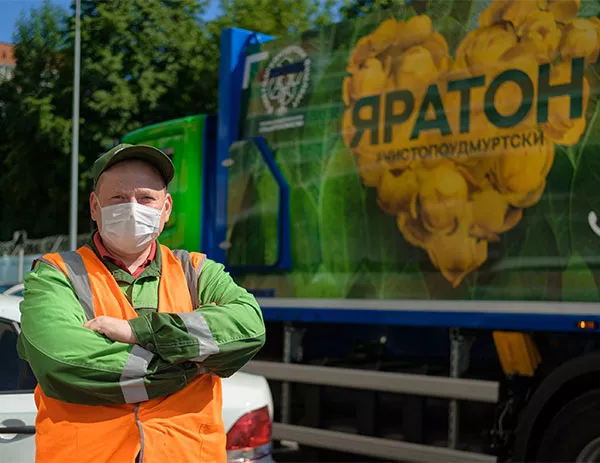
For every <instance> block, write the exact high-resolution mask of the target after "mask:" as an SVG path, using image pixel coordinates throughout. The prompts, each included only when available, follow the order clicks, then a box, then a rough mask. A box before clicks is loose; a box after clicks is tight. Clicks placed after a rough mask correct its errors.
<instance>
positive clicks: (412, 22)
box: [396, 14, 433, 50]
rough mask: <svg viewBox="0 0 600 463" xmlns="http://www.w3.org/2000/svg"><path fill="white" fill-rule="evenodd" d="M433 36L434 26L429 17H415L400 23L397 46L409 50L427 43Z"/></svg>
mask: <svg viewBox="0 0 600 463" xmlns="http://www.w3.org/2000/svg"><path fill="white" fill-rule="evenodd" d="M432 34H433V24H432V23H431V18H429V16H427V15H424V14H422V15H419V16H413V17H412V18H410V19H409V20H408V21H399V22H398V31H397V36H396V45H397V46H398V47H400V49H401V50H407V49H409V48H410V47H414V46H415V45H420V44H422V43H423V42H425V41H426V40H427V39H428V38H429V37H430V36H431V35H432Z"/></svg>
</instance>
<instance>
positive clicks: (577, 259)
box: [562, 252, 600, 302]
mask: <svg viewBox="0 0 600 463" xmlns="http://www.w3.org/2000/svg"><path fill="white" fill-rule="evenodd" d="M562 289H563V292H562V299H563V301H580V302H600V294H599V293H598V288H597V286H596V282H595V279H594V274H593V273H592V271H591V270H590V268H589V267H588V266H587V264H586V263H585V261H584V260H583V259H582V257H581V256H580V255H579V254H578V253H576V252H575V253H573V255H572V256H571V258H570V259H569V263H568V265H567V269H566V271H565V272H564V273H563V277H562Z"/></svg>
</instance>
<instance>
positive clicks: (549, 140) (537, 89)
mask: <svg viewBox="0 0 600 463" xmlns="http://www.w3.org/2000/svg"><path fill="white" fill-rule="evenodd" d="M578 11H579V1H575V0H564V1H562V0H554V1H552V0H537V1H536V0H531V1H511V0H494V1H493V2H492V3H491V4H490V5H489V7H488V8H487V9H486V10H485V11H483V12H482V13H481V15H480V16H479V20H478V27H477V28H476V29H475V30H472V31H471V32H469V33H468V34H467V35H466V36H465V37H464V39H463V40H462V41H461V42H460V44H459V45H458V46H457V47H456V50H454V53H453V54H452V53H451V51H450V50H449V46H448V43H447V42H446V39H445V38H444V37H443V35H441V34H440V33H438V32H436V31H435V30H434V28H433V25H432V21H431V19H430V18H429V17H428V16H426V15H419V16H414V17H412V18H410V19H408V20H406V21H397V20H395V19H388V20H385V21H384V22H382V23H381V24H380V25H379V27H378V28H377V29H376V30H375V31H374V32H373V33H371V34H370V35H368V36H365V37H363V38H361V39H360V40H359V41H358V43H357V44H356V46H355V47H354V49H353V51H352V52H351V54H350V57H349V59H348V67H347V71H348V73H349V75H348V77H346V78H345V80H344V86H343V100H344V104H345V111H344V115H343V120H342V132H343V137H344V141H345V144H346V146H347V147H348V149H349V150H351V151H352V152H353V153H354V154H355V159H356V163H357V167H358V170H359V172H360V176H361V179H362V182H363V185H364V186H365V187H373V188H376V189H377V193H378V194H377V198H378V199H377V202H378V206H379V208H380V209H381V210H382V211H384V212H385V213H387V214H390V215H393V216H395V217H396V219H397V225H398V228H399V231H400V232H401V233H402V236H403V237H404V239H406V240H407V241H408V242H409V243H411V244H412V245H414V246H418V247H420V248H422V249H424V250H425V251H426V252H427V254H428V256H429V259H430V260H431V262H432V263H433V265H434V266H435V267H436V268H437V269H439V271H440V272H441V273H442V275H443V276H444V277H445V278H446V279H447V280H448V281H449V282H450V283H451V284H452V286H453V287H457V286H458V285H459V284H460V283H461V281H462V280H463V279H464V277H465V276H466V275H468V274H469V273H470V272H472V271H473V270H475V269H477V268H478V267H480V266H481V265H482V264H483V263H484V262H485V261H486V260H487V257H488V243H489V242H492V241H498V240H500V239H501V235H502V234H503V233H505V232H506V231H508V230H510V229H511V228H513V227H515V226H516V225H517V224H518V223H519V221H520V220H521V218H522V215H523V210H524V209H526V208H528V207H531V206H533V205H535V204H536V203H537V202H538V201H539V200H540V197H541V195H542V193H543V192H544V189H545V187H546V177H547V175H548V173H549V171H550V168H551V167H552V165H553V161H554V156H555V145H574V144H577V143H578V142H579V140H580V138H581V136H582V134H583V133H584V130H585V127H586V117H585V116H586V110H587V106H588V100H589V96H590V86H589V83H588V79H587V77H586V75H585V71H586V68H587V66H588V65H590V64H592V63H595V62H596V60H597V59H598V53H599V50H600V21H599V20H598V19H597V18H591V19H583V18H578V17H576V15H577V13H578Z"/></svg>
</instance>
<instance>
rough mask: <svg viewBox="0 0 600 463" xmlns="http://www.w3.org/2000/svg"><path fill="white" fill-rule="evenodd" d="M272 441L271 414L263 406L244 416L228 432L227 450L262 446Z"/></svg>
mask: <svg viewBox="0 0 600 463" xmlns="http://www.w3.org/2000/svg"><path fill="white" fill-rule="evenodd" d="M269 442H271V416H270V415H269V408H268V407H263V408H259V409H258V410H253V411H251V412H248V413H246V414H245V415H244V416H242V417H241V418H240V419H239V420H237V421H236V423H235V424H234V425H233V426H232V427H231V429H230V430H229V432H228V433H227V450H240V449H248V448H253V447H260V446H261V445H265V444H268V443H269Z"/></svg>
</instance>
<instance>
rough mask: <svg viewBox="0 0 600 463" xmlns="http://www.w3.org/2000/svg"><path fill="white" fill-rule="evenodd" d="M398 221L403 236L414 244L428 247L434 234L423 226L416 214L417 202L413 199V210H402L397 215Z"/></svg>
mask: <svg viewBox="0 0 600 463" xmlns="http://www.w3.org/2000/svg"><path fill="white" fill-rule="evenodd" d="M396 222H397V224H398V229H399V230H400V232H401V233H402V236H403V237H404V239H405V240H406V241H408V242H409V243H410V244H412V245H413V246H418V247H421V248H424V249H425V248H426V247H427V245H428V244H429V240H430V239H431V236H432V234H431V233H430V232H428V231H427V230H425V228H423V224H422V223H421V221H420V220H419V218H418V217H417V216H416V204H415V202H414V200H413V202H411V210H410V211H408V212H406V211H401V212H400V213H399V214H398V215H397V216H396Z"/></svg>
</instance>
